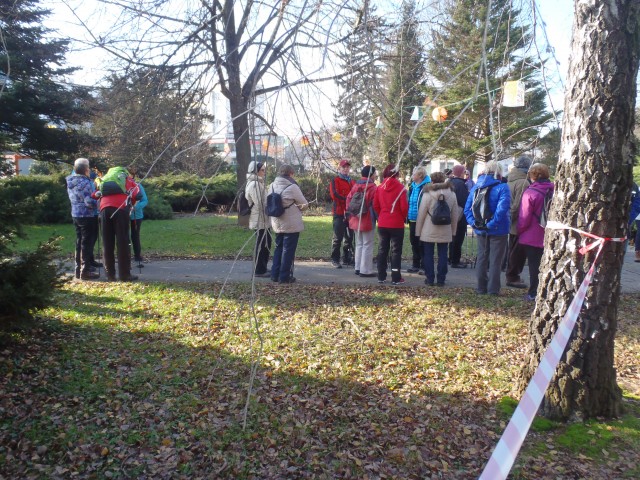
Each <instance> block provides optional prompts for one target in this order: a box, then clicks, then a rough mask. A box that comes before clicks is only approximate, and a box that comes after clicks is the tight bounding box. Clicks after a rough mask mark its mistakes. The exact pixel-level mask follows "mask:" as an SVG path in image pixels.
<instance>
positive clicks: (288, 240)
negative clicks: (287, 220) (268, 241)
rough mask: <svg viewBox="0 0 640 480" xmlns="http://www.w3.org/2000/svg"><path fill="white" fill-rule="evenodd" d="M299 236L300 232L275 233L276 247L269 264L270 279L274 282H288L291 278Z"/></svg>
mask: <svg viewBox="0 0 640 480" xmlns="http://www.w3.org/2000/svg"><path fill="white" fill-rule="evenodd" d="M299 238H300V232H296V233H277V234H276V249H275V251H274V252H273V264H272V265H271V280H273V281H274V282H288V281H289V278H291V274H292V273H293V259H294V258H295V256H296V248H298V239H299Z"/></svg>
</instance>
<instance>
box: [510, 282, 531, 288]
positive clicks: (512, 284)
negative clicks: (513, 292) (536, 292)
mask: <svg viewBox="0 0 640 480" xmlns="http://www.w3.org/2000/svg"><path fill="white" fill-rule="evenodd" d="M507 287H511V288H529V287H528V286H527V284H526V283H524V282H522V281H517V282H507Z"/></svg>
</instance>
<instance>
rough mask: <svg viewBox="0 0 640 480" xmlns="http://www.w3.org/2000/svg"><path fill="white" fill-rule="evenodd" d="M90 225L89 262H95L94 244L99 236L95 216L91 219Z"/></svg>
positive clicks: (96, 217)
mask: <svg viewBox="0 0 640 480" xmlns="http://www.w3.org/2000/svg"><path fill="white" fill-rule="evenodd" d="M90 223H91V240H90V245H89V250H90V252H91V262H95V261H96V256H95V248H96V242H97V241H98V235H99V234H100V227H99V220H98V216H97V215H96V216H95V217H91V222H90Z"/></svg>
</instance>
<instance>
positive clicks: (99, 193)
mask: <svg viewBox="0 0 640 480" xmlns="http://www.w3.org/2000/svg"><path fill="white" fill-rule="evenodd" d="M94 195H95V197H96V198H102V192H101V191H100V190H97V191H96V193H95V194H94Z"/></svg>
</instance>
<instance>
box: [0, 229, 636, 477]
mask: <svg viewBox="0 0 640 480" xmlns="http://www.w3.org/2000/svg"><path fill="white" fill-rule="evenodd" d="M193 221H195V220H193ZM183 222H185V220H183ZM151 223H152V222H149V224H151ZM177 223H179V222H175V224H177ZM165 225H166V226H169V225H171V223H167V224H165ZM307 225H308V226H309V227H310V228H309V230H310V231H311V230H312V229H313V228H318V231H320V230H321V229H320V227H314V225H316V223H315V222H314V221H310V222H308V223H307ZM317 225H324V224H323V223H322V221H320V220H319V221H318V224H317ZM209 228H213V227H209ZM149 230H151V228H149ZM175 231H176V230H174V232H175ZM202 236H203V237H207V238H209V240H210V241H211V242H214V241H216V242H218V244H219V245H220V248H223V245H224V244H223V242H220V241H219V239H218V240H216V239H215V237H216V236H215V235H210V232H209V231H206V232H203V233H202ZM168 237H170V238H169V239H168V241H174V240H175V239H174V238H173V236H171V235H169V236H168ZM185 238H186V237H185ZM325 238H326V237H325ZM149 241H151V236H149ZM194 245H195V244H194ZM202 245H204V244H202ZM199 248H203V247H202V246H201V247H195V246H194V251H195V252H198V251H199V250H198V249H199ZM229 251H231V252H233V250H229ZM252 298H254V300H255V301H252ZM452 298H455V299H456V300H455V303H454V302H452V300H451V299H452ZM56 305H57V306H56V307H54V308H50V309H47V310H45V311H43V312H40V316H39V318H38V320H37V324H36V325H37V326H36V327H35V328H33V329H30V330H29V329H25V330H18V331H14V332H13V333H11V334H4V335H3V336H0V477H2V478H16V479H18V478H35V479H51V478H96V479H104V478H153V479H162V478H172V479H177V478H184V479H197V478H201V479H213V478H229V479H243V478H252V479H253V478H261V479H275V478H313V479H316V478H319V479H333V478H358V479H361V478H398V479H407V478H416V479H418V478H434V479H435V478H445V479H475V478H477V477H478V475H479V474H480V472H481V470H482V468H483V467H484V464H485V462H486V460H487V459H488V457H489V456H490V454H491V451H492V449H493V447H494V446H495V444H496V443H497V440H498V438H499V436H500V435H501V433H502V431H503V429H504V426H505V424H506V422H507V421H508V418H509V415H510V411H511V409H512V408H513V405H512V402H510V401H508V400H505V399H504V397H505V396H509V395H514V393H515V392H514V391H513V384H514V377H515V376H516V375H517V373H518V365H519V364H520V363H521V361H522V356H523V355H524V351H523V350H524V348H523V347H524V343H525V341H526V336H527V327H526V322H527V319H528V316H529V313H530V310H529V307H528V306H527V305H525V304H523V303H522V302H521V301H519V294H518V293H517V292H513V293H511V292H508V293H507V294H506V295H505V296H502V297H499V298H488V297H486V296H485V297H480V296H477V295H473V294H471V291H470V290H465V289H454V288H450V289H447V290H446V292H443V291H436V292H433V291H429V290H422V289H411V288H398V289H392V288H385V287H381V288H376V289H371V288H369V287H366V288H357V287H344V286H340V287H327V286H313V285H303V284H301V285H296V286H295V287H292V286H288V285H269V286H268V287H267V286H263V285H258V286H256V292H255V297H253V296H252V292H251V287H250V286H248V285H230V286H229V285H228V286H227V287H226V290H225V291H224V292H220V286H219V285H215V284H214V285H193V284H189V285H161V284H152V285H146V284H144V283H138V284H122V283H89V282H87V283H79V282H78V283H76V282H72V283H69V284H67V285H66V286H65V288H64V289H63V291H61V292H60V293H59V295H58V298H57V301H56ZM620 305H621V307H620V312H619V318H620V331H619V334H618V338H617V342H616V367H617V371H618V376H619V383H620V384H621V385H622V386H623V388H624V389H625V395H626V400H625V406H626V413H625V415H624V416H623V417H621V418H620V419H617V420H613V421H604V420H602V419H595V420H592V421H590V422H589V423H584V424H583V423H577V424H569V425H559V424H554V423H552V422H540V424H539V426H538V428H537V430H536V431H532V432H530V433H529V435H528V437H527V440H526V442H525V445H524V447H523V451H522V452H521V454H520V455H519V457H518V460H517V463H516V465H515V467H514V469H513V473H512V477H510V478H515V479H542V478H544V479H547V478H549V479H575V478H585V479H586V478H588V479H613V478H616V479H619V478H638V477H639V476H640V469H639V467H638V464H637V452H638V451H639V450H640V403H639V401H640V397H639V395H640V387H639V386H638V385H639V384H638V358H639V357H640V319H639V318H638V311H639V310H640V295H637V294H636V295H627V296H623V297H622V298H621V302H620ZM257 329H258V330H259V334H258V332H257ZM261 342H262V354H261V355H258V352H259V351H260V343H261ZM253 362H257V363H256V366H257V369H256V370H255V371H253V370H252V365H253V364H254V363H253ZM252 372H253V373H255V381H254V383H253V390H252V394H251V396H250V400H249V405H248V414H247V417H246V419H247V421H246V428H244V429H243V412H244V409H245V404H246V400H247V389H248V385H249V382H250V378H251V376H252Z"/></svg>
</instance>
